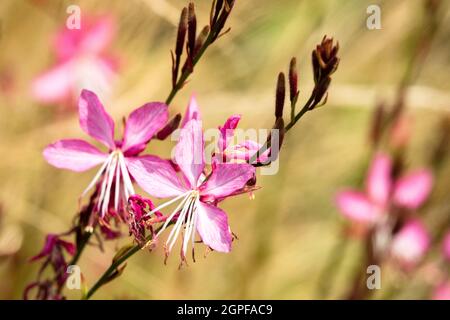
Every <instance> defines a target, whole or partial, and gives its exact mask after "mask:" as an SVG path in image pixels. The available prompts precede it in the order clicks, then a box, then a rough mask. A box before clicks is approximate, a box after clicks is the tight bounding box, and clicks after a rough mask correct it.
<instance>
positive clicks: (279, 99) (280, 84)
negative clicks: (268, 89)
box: [275, 72, 286, 118]
mask: <svg viewBox="0 0 450 320" xmlns="http://www.w3.org/2000/svg"><path fill="white" fill-rule="evenodd" d="M285 96H286V84H285V79H284V73H283V72H280V74H279V75H278V81H277V91H276V97H275V118H280V117H282V116H283V107H284V99H285Z"/></svg>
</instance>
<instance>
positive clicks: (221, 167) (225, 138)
mask: <svg viewBox="0 0 450 320" xmlns="http://www.w3.org/2000/svg"><path fill="white" fill-rule="evenodd" d="M78 112H79V120H80V126H81V128H82V129H83V131H85V132H86V133H87V134H88V135H90V136H91V137H92V138H94V139H95V140H97V141H98V142H100V143H101V144H103V145H104V146H105V147H106V148H107V150H106V151H100V150H99V149H98V148H96V147H95V146H93V145H91V144H90V143H88V142H86V141H84V140H79V139H64V140H59V141H57V142H55V143H52V144H50V145H49V146H47V147H46V148H45V150H44V153H43V154H44V157H45V159H46V160H47V162H48V163H50V164H51V165H53V166H55V167H57V168H62V169H69V170H72V171H76V172H81V171H86V170H88V169H91V168H93V167H95V166H100V168H99V169H98V171H97V173H96V174H95V176H94V178H93V179H92V181H91V183H90V184H89V185H88V186H87V188H86V189H85V190H84V192H83V193H82V196H84V195H86V194H87V193H88V192H89V191H90V190H92V189H94V190H96V192H97V193H98V197H97V200H96V205H95V208H94V215H93V217H91V219H90V221H91V222H90V227H91V228H92V229H93V228H94V227H95V226H96V225H97V224H99V225H100V226H102V227H103V228H105V227H106V228H109V223H108V222H109V221H110V219H112V218H114V219H118V220H119V221H122V222H126V223H127V224H128V226H129V230H130V233H131V234H133V235H134V237H135V238H136V240H137V241H138V242H139V243H141V244H145V242H146V236H145V235H146V231H150V232H151V233H153V228H152V225H153V224H154V223H156V222H164V224H163V226H162V228H160V231H159V232H158V233H157V234H156V235H154V237H153V239H152V240H153V242H155V241H156V240H157V239H158V238H159V237H160V235H161V234H162V232H164V231H165V230H166V228H167V227H168V226H169V224H173V228H172V229H171V231H170V233H169V235H168V237H167V240H166V243H165V248H166V252H167V254H168V253H169V252H170V251H171V250H172V248H173V246H174V244H175V242H176V239H177V238H178V237H179V236H180V234H182V248H181V257H182V260H183V261H184V260H185V257H186V253H187V250H188V246H189V243H190V244H191V246H192V248H193V247H194V243H195V242H196V235H197V234H198V236H199V237H200V239H201V241H202V242H203V243H204V244H205V245H207V246H208V247H210V248H211V249H213V250H216V251H220V252H229V251H230V250H231V242H232V233H231V229H230V227H229V225H228V218H227V215H226V213H225V212H224V211H223V210H222V209H220V208H219V203H220V202H221V201H223V200H224V199H226V198H228V197H231V196H235V195H238V194H242V193H246V192H249V191H252V190H253V189H254V184H255V168H254V167H253V166H252V165H250V164H248V163H246V161H245V160H247V159H249V158H250V157H251V156H252V155H253V154H254V153H255V152H257V150H259V148H260V145H259V144H258V143H256V142H254V141H245V142H244V143H243V145H242V146H240V147H239V148H233V147H230V146H229V141H230V139H231V138H232V136H233V130H234V129H235V128H236V126H237V122H238V121H239V118H240V117H239V116H232V117H230V119H228V120H227V121H226V122H225V125H224V126H223V127H221V128H220V133H221V135H220V137H221V138H220V139H219V142H218V148H217V149H218V152H215V153H214V154H213V155H212V156H213V159H214V158H216V159H215V160H214V161H213V165H212V166H210V168H208V167H207V165H206V163H205V141H204V137H203V129H202V120H201V114H200V110H199V108H198V105H197V102H196V99H195V97H192V98H191V100H190V102H189V105H188V108H187V110H186V113H185V116H184V118H183V121H182V124H181V130H180V136H179V140H178V143H177V145H176V147H175V153H174V159H171V160H165V159H163V158H160V157H157V156H155V155H142V153H143V152H144V150H145V149H146V146H147V144H148V143H149V142H150V140H151V139H152V138H153V137H154V136H155V135H157V133H158V132H159V131H161V130H165V131H167V130H166V126H167V120H168V110H167V106H166V105H165V104H164V103H160V102H151V103H146V104H144V105H143V106H141V107H139V108H138V109H136V110H135V111H133V112H132V113H131V114H130V115H129V117H128V118H127V119H126V121H125V124H124V125H125V129H124V134H123V137H122V138H120V139H115V137H114V131H115V123H114V121H113V119H112V118H111V117H110V115H109V114H108V113H107V112H106V111H105V108H104V107H103V105H102V104H101V102H100V100H99V99H98V97H97V96H96V95H95V94H94V93H93V92H91V91H88V90H83V91H82V93H81V96H80V99H79V103H78ZM174 129H175V128H172V131H173V130H174ZM242 149H245V150H246V152H244V151H243V150H242ZM238 150H239V153H238V154H237V155H235V156H233V157H232V159H238V160H239V159H240V160H243V161H237V162H236V161H230V162H227V161H223V159H222V156H223V155H224V154H228V155H230V154H232V153H233V152H238ZM219 157H221V159H219ZM134 184H137V185H139V186H140V187H141V188H142V189H143V190H144V191H146V192H147V193H148V194H150V195H151V196H153V197H157V198H171V199H170V200H169V201H167V202H166V203H164V204H162V205H160V206H158V207H155V206H154V205H153V202H152V201H151V200H150V199H146V198H142V197H141V196H139V195H137V194H136V192H135V188H134ZM175 202H179V203H178V205H177V206H176V208H175V209H173V210H172V211H171V212H170V213H169V214H167V215H164V214H163V213H161V210H162V209H164V208H165V207H168V206H169V205H171V204H172V203H175ZM127 209H128V210H127Z"/></svg>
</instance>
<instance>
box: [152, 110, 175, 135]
mask: <svg viewBox="0 0 450 320" xmlns="http://www.w3.org/2000/svg"><path fill="white" fill-rule="evenodd" d="M180 122H181V114H179V113H177V114H176V115H175V116H174V117H173V118H172V119H171V120H170V121H169V122H168V123H167V124H166V125H165V126H164V128H162V129H161V130H159V131H158V133H157V134H156V139H158V140H164V139H166V138H167V137H168V136H170V135H171V134H172V132H174V131H175V130H176V129H177V128H178V126H179V125H180Z"/></svg>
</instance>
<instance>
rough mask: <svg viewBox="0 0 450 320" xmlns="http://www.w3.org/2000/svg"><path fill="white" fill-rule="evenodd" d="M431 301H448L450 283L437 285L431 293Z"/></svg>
mask: <svg viewBox="0 0 450 320" xmlns="http://www.w3.org/2000/svg"><path fill="white" fill-rule="evenodd" d="M432 299H433V300H450V282H444V283H441V284H440V285H438V286H437V287H436V288H435V289H434V292H433V296H432Z"/></svg>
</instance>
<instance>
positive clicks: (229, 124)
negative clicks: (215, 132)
mask: <svg viewBox="0 0 450 320" xmlns="http://www.w3.org/2000/svg"><path fill="white" fill-rule="evenodd" d="M239 120H241V116H240V115H232V116H231V117H229V118H228V119H227V121H225V124H224V125H223V127H219V131H220V136H219V142H218V147H219V152H223V151H225V149H226V148H227V146H228V145H229V143H230V138H232V137H233V136H234V129H236V127H237V126H238V124H239Z"/></svg>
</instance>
